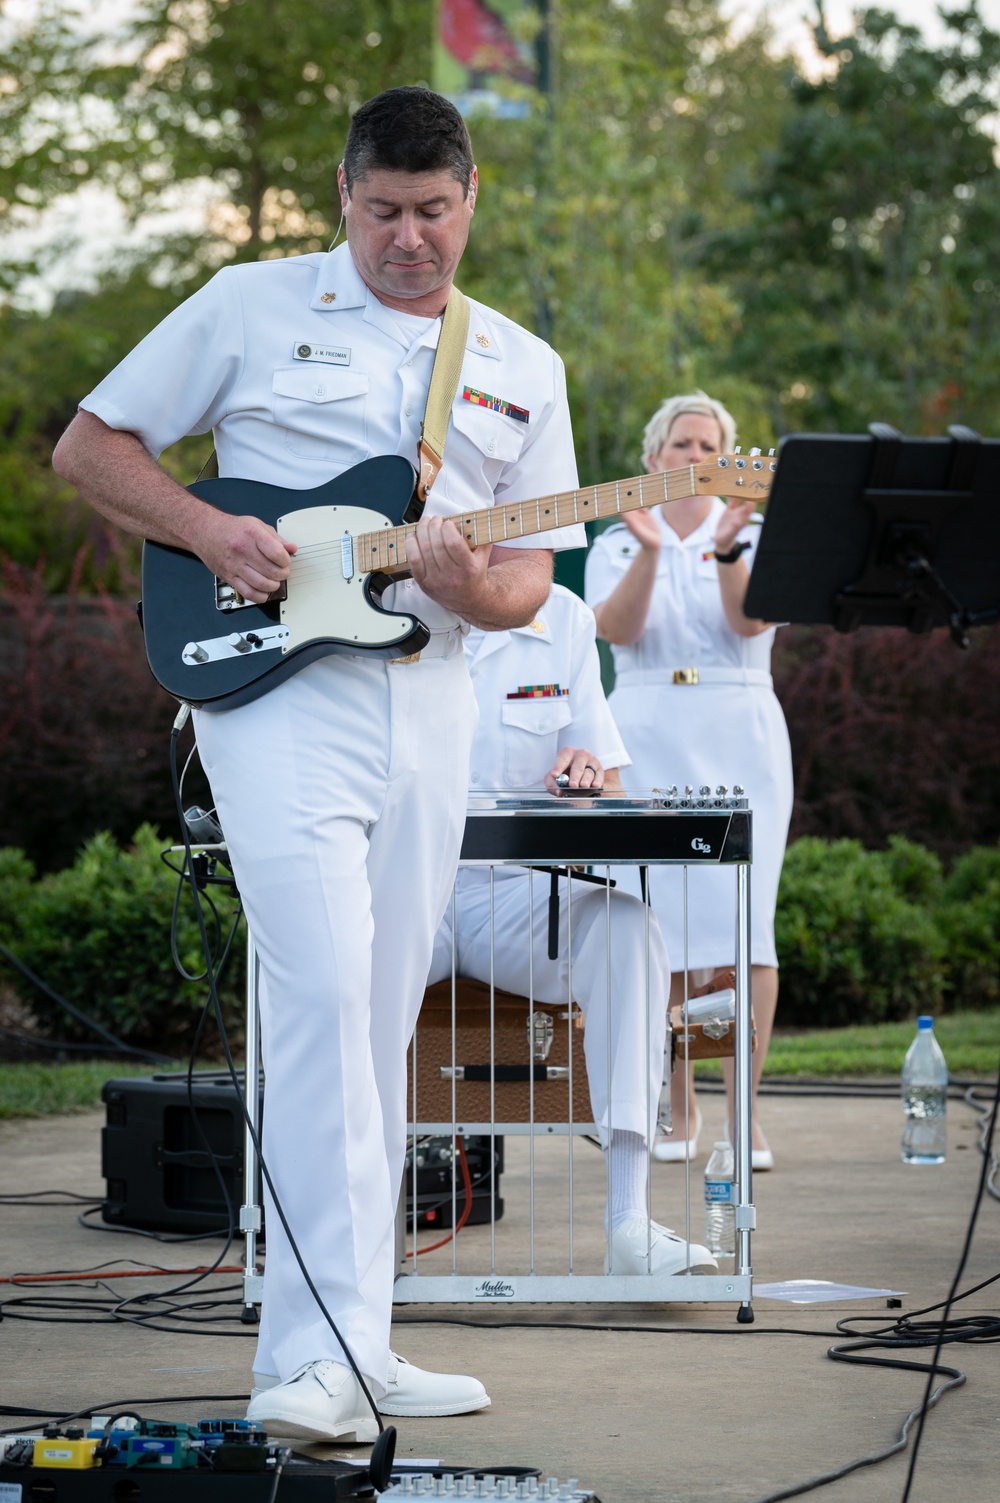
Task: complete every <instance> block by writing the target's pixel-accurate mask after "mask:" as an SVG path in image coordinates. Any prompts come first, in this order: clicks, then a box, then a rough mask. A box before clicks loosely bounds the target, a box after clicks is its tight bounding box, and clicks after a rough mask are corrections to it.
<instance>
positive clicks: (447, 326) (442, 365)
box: [417, 287, 469, 503]
mask: <svg viewBox="0 0 1000 1503" xmlns="http://www.w3.org/2000/svg"><path fill="white" fill-rule="evenodd" d="M468 337H469V300H468V298H467V297H466V296H465V294H464V293H462V292H459V290H458V288H457V287H452V289H451V294H450V296H449V298H448V306H447V307H446V308H445V310H444V321H443V323H442V325H441V334H440V337H439V339H438V347H437V351H436V352H435V355H434V369H433V370H432V371H431V384H430V386H429V387H428V390H427V406H426V407H425V408H424V421H423V424H422V425H421V429H420V442H419V443H418V445H417V455H418V457H419V460H420V476H419V478H418V480H417V496H418V498H419V500H420V502H421V503H423V502H424V501H426V500H427V494H428V492H429V490H430V488H431V486H432V485H433V484H434V482H435V480H436V479H437V477H438V471H439V470H440V468H441V466H442V464H443V463H444V443H445V439H446V437H447V435H448V424H449V422H450V421H451V409H452V405H453V403H454V401H455V393H456V391H457V390H458V383H459V380H460V378H461V375H462V361H463V359H464V358H465V341H466V340H467V339H468Z"/></svg>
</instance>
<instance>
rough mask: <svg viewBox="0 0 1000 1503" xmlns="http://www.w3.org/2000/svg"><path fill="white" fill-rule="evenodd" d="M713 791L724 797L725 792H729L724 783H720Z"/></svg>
mask: <svg viewBox="0 0 1000 1503" xmlns="http://www.w3.org/2000/svg"><path fill="white" fill-rule="evenodd" d="M715 791H716V793H717V795H718V796H719V798H725V796H726V794H727V793H728V792H729V789H728V788H727V787H726V785H725V783H720V784H719V786H718V788H716V790H715Z"/></svg>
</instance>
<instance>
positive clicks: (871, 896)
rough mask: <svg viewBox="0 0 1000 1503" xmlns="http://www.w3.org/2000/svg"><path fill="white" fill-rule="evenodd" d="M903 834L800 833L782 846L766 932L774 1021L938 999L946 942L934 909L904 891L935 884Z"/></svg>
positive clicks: (884, 1015)
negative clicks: (775, 993)
mask: <svg viewBox="0 0 1000 1503" xmlns="http://www.w3.org/2000/svg"><path fill="white" fill-rule="evenodd" d="M918 850H919V848H918V847H914V846H912V845H910V844H909V843H908V842H904V841H895V842H894V843H893V846H892V848H891V849H890V850H888V851H866V850H865V849H864V847H863V846H862V845H861V843H860V841H857V840H835V841H833V842H830V843H827V842H826V841H824V840H819V839H818V838H816V837H815V836H806V837H804V838H803V839H802V840H798V841H796V842H795V844H794V845H792V846H790V847H789V849H788V852H787V854H786V856H785V865H784V869H783V871H782V875H781V887H780V890H779V895H778V912H777V919H776V925H775V937H776V941H777V947H778V959H779V962H780V965H781V1003H780V1007H781V1021H782V1024H784V1025H786V1026H787V1025H792V1026H800V1027H808V1028H828V1027H838V1026H841V1025H843V1024H846V1023H855V1022H866V1023H874V1022H879V1021H881V1020H883V1019H893V1018H907V1017H912V1016H913V1015H914V1014H915V1013H918V1012H924V1011H929V1010H934V1009H940V1006H941V1002H942V997H943V992H944V979H945V978H944V965H945V958H946V946H945V940H944V936H943V934H942V933H941V930H940V928H939V926H938V923H937V921H936V917H935V914H934V910H933V909H932V908H926V907H924V906H922V905H920V904H918V903H917V902H914V901H911V900H910V898H909V897H908V896H907V892H914V891H921V890H933V889H935V888H936V887H938V886H939V885H940V884H939V879H940V871H939V869H937V879H935V868H934V867H933V866H932V865H931V864H929V863H934V862H935V860H936V858H934V857H931V856H930V854H929V853H927V852H924V853H923V856H924V857H927V858H928V859H927V860H924V859H921V857H920V856H918V854H917V852H918Z"/></svg>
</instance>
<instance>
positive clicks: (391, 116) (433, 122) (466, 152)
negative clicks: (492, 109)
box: [344, 85, 473, 193]
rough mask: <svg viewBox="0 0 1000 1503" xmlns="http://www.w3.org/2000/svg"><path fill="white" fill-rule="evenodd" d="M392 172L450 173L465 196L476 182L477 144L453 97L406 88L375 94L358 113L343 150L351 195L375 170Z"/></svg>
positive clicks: (412, 87) (430, 91) (427, 90)
mask: <svg viewBox="0 0 1000 1503" xmlns="http://www.w3.org/2000/svg"><path fill="white" fill-rule="evenodd" d="M379 167H384V168H388V169H389V170H390V171H392V172H440V171H442V170H444V171H447V172H450V173H451V175H452V177H453V178H455V180H456V181H457V182H459V183H461V184H462V186H463V188H465V190H466V192H468V189H469V185H470V183H471V181H472V168H473V159H472V142H471V141H470V140H469V132H468V131H467V130H466V128H465V121H464V120H463V119H462V117H461V115H460V114H459V112H458V110H457V109H456V108H455V106H454V105H453V104H452V103H451V101H450V100H449V99H445V98H444V96H443V95H442V94H435V93H434V92H433V90H431V89H422V88H419V87H416V86H410V85H408V86H406V87H404V88H399V89H386V90H385V92H384V93H382V94H376V95H375V98H374V99H369V100H368V101H367V103H366V104H363V105H362V106H361V108H360V109H359V110H358V111H357V112H356V113H355V115H354V118H353V120H352V121H351V128H350V130H349V131H348V134H347V145H346V147H345V148H344V176H345V177H346V179H347V191H348V193H350V191H351V189H352V188H353V186H354V184H355V182H356V180H357V179H358V178H363V177H365V176H366V174H367V173H368V172H370V171H371V170H372V169H373V168H379Z"/></svg>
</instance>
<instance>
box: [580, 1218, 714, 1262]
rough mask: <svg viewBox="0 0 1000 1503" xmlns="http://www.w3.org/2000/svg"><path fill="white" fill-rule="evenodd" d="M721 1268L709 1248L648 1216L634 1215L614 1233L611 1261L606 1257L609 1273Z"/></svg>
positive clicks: (612, 1235)
mask: <svg viewBox="0 0 1000 1503" xmlns="http://www.w3.org/2000/svg"><path fill="white" fill-rule="evenodd" d="M647 1253H648V1255H649V1256H648V1261H647ZM718 1267H719V1265H718V1263H717V1262H716V1261H715V1259H714V1258H713V1257H712V1254H711V1253H710V1252H709V1250H708V1248H707V1247H702V1246H701V1245H700V1244H699V1243H697V1242H685V1241H684V1238H683V1237H678V1235H677V1233H676V1232H675V1231H673V1230H672V1229H671V1228H670V1227H669V1226H660V1225H659V1223H658V1222H656V1221H647V1219H646V1217H645V1216H630V1217H629V1219H628V1220H627V1221H623V1222H622V1224H621V1226H619V1227H617V1228H616V1229H615V1230H614V1231H613V1232H612V1233H611V1257H610V1261H609V1259H608V1257H607V1255H605V1258H604V1272H605V1273H629V1274H643V1273H647V1272H648V1273H715V1272H717V1271H718Z"/></svg>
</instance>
